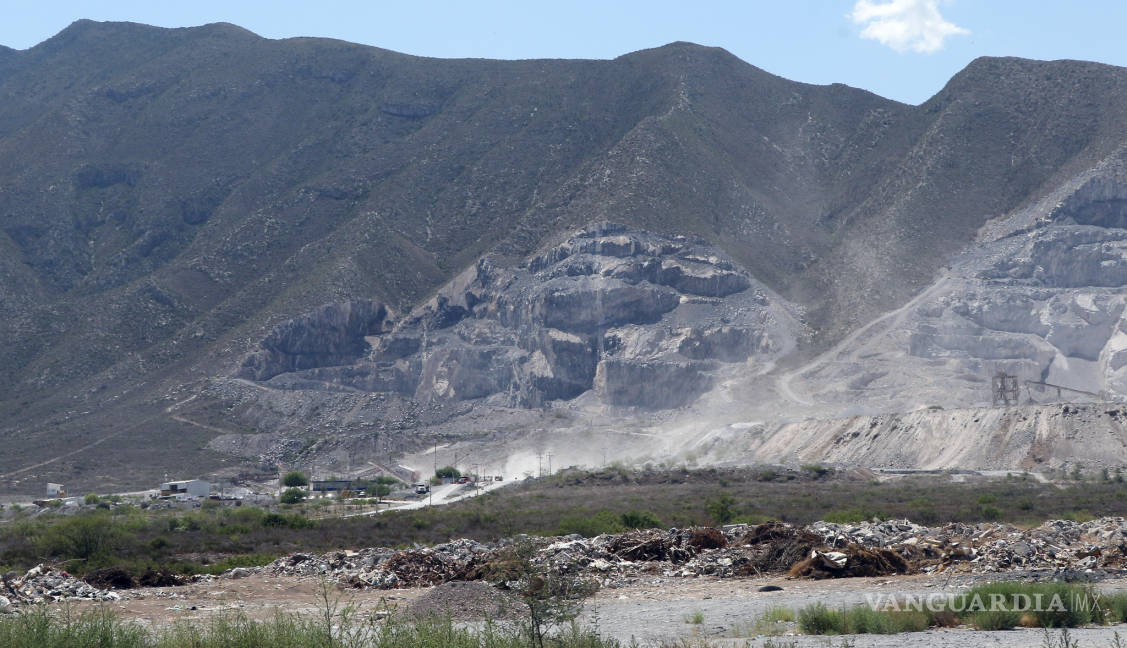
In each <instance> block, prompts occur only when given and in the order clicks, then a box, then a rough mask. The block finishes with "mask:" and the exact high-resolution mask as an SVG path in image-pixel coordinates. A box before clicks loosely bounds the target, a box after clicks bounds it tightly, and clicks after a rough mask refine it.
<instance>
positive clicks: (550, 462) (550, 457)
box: [548, 452, 552, 477]
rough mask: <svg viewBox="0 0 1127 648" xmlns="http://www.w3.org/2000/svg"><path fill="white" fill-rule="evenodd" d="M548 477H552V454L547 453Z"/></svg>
mask: <svg viewBox="0 0 1127 648" xmlns="http://www.w3.org/2000/svg"><path fill="white" fill-rule="evenodd" d="M548 476H549V477H551V476H552V453H551V452H549V453H548Z"/></svg>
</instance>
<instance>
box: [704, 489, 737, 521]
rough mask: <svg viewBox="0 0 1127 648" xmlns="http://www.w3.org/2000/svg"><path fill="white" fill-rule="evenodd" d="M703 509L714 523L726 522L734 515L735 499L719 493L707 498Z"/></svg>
mask: <svg viewBox="0 0 1127 648" xmlns="http://www.w3.org/2000/svg"><path fill="white" fill-rule="evenodd" d="M705 510H707V511H708V515H709V516H710V517H711V518H712V520H713V521H714V522H716V524H728V523H729V522H731V521H732V520H733V519H735V517H736V499H735V498H734V497H732V496H730V495H721V496H720V497H716V498H713V499H711V500H709V501H708V503H707V504H706V505H705Z"/></svg>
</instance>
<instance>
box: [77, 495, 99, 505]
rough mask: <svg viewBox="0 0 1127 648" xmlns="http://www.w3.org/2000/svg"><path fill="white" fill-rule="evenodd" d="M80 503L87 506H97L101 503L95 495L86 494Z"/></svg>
mask: <svg viewBox="0 0 1127 648" xmlns="http://www.w3.org/2000/svg"><path fill="white" fill-rule="evenodd" d="M82 501H83V502H84V503H85V504H86V505H87V506H97V505H98V503H99V502H101V501H102V498H100V497H98V496H97V495H96V494H95V493H87V495H86V497H84V498H82Z"/></svg>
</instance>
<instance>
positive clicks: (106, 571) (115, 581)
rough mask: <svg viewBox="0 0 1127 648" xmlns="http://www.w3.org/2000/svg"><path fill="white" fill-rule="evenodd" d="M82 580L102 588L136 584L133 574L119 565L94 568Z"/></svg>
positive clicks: (114, 588) (116, 587)
mask: <svg viewBox="0 0 1127 648" xmlns="http://www.w3.org/2000/svg"><path fill="white" fill-rule="evenodd" d="M82 580H84V581H86V582H87V583H89V584H91V585H93V586H94V587H97V588H98V589H104V590H120V589H130V588H133V587H135V586H136V582H135V581H134V580H133V575H132V574H130V573H129V572H128V571H127V570H126V569H125V568H124V567H119V566H115V567H103V568H101V569H95V570H94V571H92V572H90V573H89V574H86V577H85V578H83V579H82Z"/></svg>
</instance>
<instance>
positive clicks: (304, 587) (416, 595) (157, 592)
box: [77, 575, 1127, 648]
mask: <svg viewBox="0 0 1127 648" xmlns="http://www.w3.org/2000/svg"><path fill="white" fill-rule="evenodd" d="M995 579H996V577H995ZM982 580H989V578H988V577H985V576H977V577H970V576H965V575H964V576H959V577H956V578H954V579H951V580H950V581H949V580H948V579H947V578H946V577H941V576H931V575H917V576H898V577H892V578H887V577H883V578H848V579H839V580H823V581H800V580H788V579H786V578H781V577H780V578H750V579H731V578H729V579H714V578H708V577H701V578H662V577H654V578H651V579H646V580H645V581H643V582H639V583H635V584H631V585H628V586H625V587H620V588H605V589H603V590H601V591H600V592H599V593H598V594H597V595H596V596H595V598H594V599H592V601H591V602H590V603H589V604H588V606H587V609H586V611H585V612H584V614H583V617H582V618H581V621H582V622H583V623H585V624H597V626H598V629H599V631H600V632H601V633H602V634H604V635H608V636H613V637H616V638H618V639H620V640H622V641H623V642H624V643H626V644H627V645H629V642H630V641H632V640H636V641H638V643H639V645H640V646H647V645H648V646H652V645H655V644H657V643H659V642H662V641H676V640H679V639H683V638H689V639H694V638H695V639H702V640H706V641H707V643H708V645H714V646H718V647H742V646H755V647H758V646H763V645H764V644H765V642H766V641H767V640H768V639H769V638H766V637H755V636H752V635H750V634H749V627H750V626H751V624H753V623H754V621H755V619H756V618H757V617H758V616H759V615H760V614H762V613H763V612H764V611H765V610H767V609H768V608H769V607H772V606H785V607H790V608H800V607H803V606H805V605H808V604H810V603H816V602H822V603H825V604H826V605H828V606H835V607H836V606H843V605H844V606H849V605H856V604H860V603H864V602H865V600H866V599H865V597H866V595H869V596H872V595H875V594H889V595H891V594H895V595H909V594H919V595H927V594H933V593H936V592H958V591H959V590H960V589H962V588H965V587H967V586H969V585H971V584H973V583H974V582H976V581H982ZM764 585H777V586H780V587H782V588H783V589H782V590H781V591H775V592H760V591H758V590H759V588H760V587H762V586H764ZM482 586H483V584H481V583H447V584H445V585H440V586H438V587H423V588H412V589H402V590H390V591H388V590H364V591H358V590H346V591H340V590H336V589H334V590H332V592H331V595H333V596H337V595H339V596H340V597H341V599H340V600H341V602H342V603H349V604H352V605H354V606H356V607H357V609H358V611H359V612H360V613H362V614H363V613H367V612H375V611H378V610H381V609H384V608H385V606H389V607H392V608H400V609H412V608H414V609H437V608H438V607H442V606H443V602H444V601H446V600H449V601H450V602H451V603H452V606H451V607H452V608H453V610H454V611H455V612H458V611H459V610H462V612H464V613H459V614H458V616H459V618H463V619H467V620H468V619H470V618H471V617H472V616H473V614H472V612H473V609H471V608H474V607H475V606H477V605H478V604H482V605H489V604H490V603H485V602H483V601H480V600H478V599H479V598H483V597H480V596H479V595H480V594H481V592H480V587H482ZM1100 587H1101V588H1102V589H1105V590H1108V591H1112V590H1123V589H1127V578H1116V579H1112V580H1107V581H1103V582H1101V583H1100ZM130 595H131V596H132V597H137V595H140V597H137V598H130V599H127V600H123V601H119V602H115V603H92V602H83V603H80V604H77V607H79V608H86V607H89V606H105V607H108V608H110V609H112V610H114V611H116V612H118V613H119V614H121V615H122V616H124V617H125V618H130V619H133V620H136V621H140V622H141V623H144V624H146V625H166V624H169V623H172V622H174V621H177V620H184V621H193V620H203V619H206V618H208V617H211V616H214V615H216V614H225V613H230V612H233V611H239V612H241V613H244V614H247V615H248V616H250V617H251V618H257V619H265V618H269V617H270V616H272V615H273V613H274V611H275V610H279V609H280V610H284V611H287V612H294V613H299V614H315V613H317V611H318V610H319V608H320V606H321V596H322V590H321V587H320V584H319V583H318V582H317V580H316V579H313V578H308V577H293V576H284V577H267V576H261V575H255V576H251V577H247V578H243V579H237V580H230V581H213V582H210V583H198V584H194V585H188V586H183V587H168V588H145V589H140V590H131V591H130ZM696 612H700V613H701V615H703V617H704V622H703V623H701V624H699V625H697V624H691V623H687V622H686V621H687V619H689V618H690V617H691V616H692V615H694V613H696ZM1116 631H1118V632H1119V634H1120V635H1121V636H1122V637H1124V640H1125V641H1127V626H1111V627H1097V628H1081V629H1076V630H1073V631H1072V634H1073V637H1074V638H1075V639H1077V640H1078V641H1079V648H1105V647H1108V646H1111V645H1112V643H1111V642H1112V640H1113V636H1114V633H1115V632H1116ZM843 639H849V640H850V641H852V642H853V643H852V644H851V645H853V646H855V647H856V648H864V647H867V646H874V647H882V648H883V647H893V646H897V647H898V646H906V647H912V648H915V647H925V646H939V647H942V648H980V647H991V648H992V647H1006V648H1009V647H1013V648H1018V647H1020V648H1037V647H1039V646H1041V645H1042V640H1043V634H1042V632H1041V631H1040V630H1009V631H1002V632H980V631H976V630H970V629H937V630H931V631H928V632H919V633H906V634H899V635H884V636H881V635H860V636H854V637H807V636H798V637H776V638H774V639H773V641H775V642H776V645H781V646H790V645H792V644H791V643H790V642H792V641H793V642H796V643H795V644H794V645H796V646H800V647H807V646H817V647H819V648H828V647H830V646H833V647H837V646H841V645H842V640H843ZM780 642H781V643H780ZM694 648H695V646H694Z"/></svg>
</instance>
